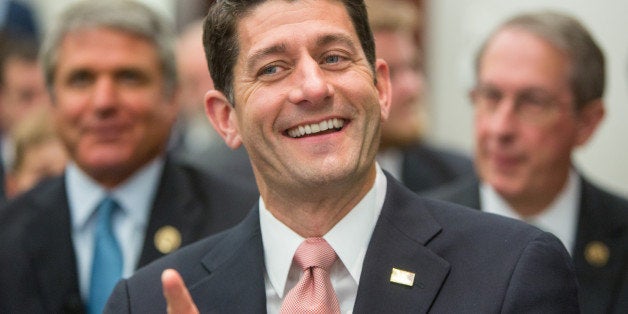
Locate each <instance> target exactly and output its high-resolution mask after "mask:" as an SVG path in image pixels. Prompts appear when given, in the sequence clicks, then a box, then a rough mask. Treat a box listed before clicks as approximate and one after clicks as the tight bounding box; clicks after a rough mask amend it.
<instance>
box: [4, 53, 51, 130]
mask: <svg viewBox="0 0 628 314" xmlns="http://www.w3.org/2000/svg"><path fill="white" fill-rule="evenodd" d="M3 74H4V86H3V87H2V90H1V91H0V111H1V114H0V117H1V118H2V129H3V130H4V131H7V132H8V131H10V130H11V129H12V128H13V127H14V126H15V125H17V124H18V123H19V122H20V121H22V120H23V119H24V118H25V117H27V116H28V115H29V114H31V113H33V112H34V110H36V109H38V108H40V107H42V106H48V105H49V104H50V99H49V98H48V93H47V92H46V86H45V84H44V77H43V73H42V70H41V68H40V66H39V64H38V63H37V62H36V61H30V60H25V59H21V58H18V57H10V58H8V59H7V62H6V64H5V66H4V73H3Z"/></svg>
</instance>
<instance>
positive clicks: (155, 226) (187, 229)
mask: <svg viewBox="0 0 628 314" xmlns="http://www.w3.org/2000/svg"><path fill="white" fill-rule="evenodd" d="M191 191H194V187H191V186H190V182H189V181H188V180H187V179H186V177H185V174H184V173H182V171H180V170H179V169H178V168H176V166H175V165H173V164H172V162H171V161H169V160H167V161H166V163H165V165H164V170H163V173H162V176H161V180H160V182H159V187H158V190H157V193H156V198H155V200H154V202H153V208H152V210H151V213H150V218H149V222H148V227H147V229H146V235H145V238H144V246H143V248H142V253H141V255H140V260H139V264H138V266H137V267H138V268H139V267H142V266H144V265H146V264H148V263H150V262H152V261H153V260H155V259H157V258H159V257H162V256H164V255H165V254H167V253H170V251H169V250H164V249H163V248H162V249H161V250H160V249H159V248H158V247H157V245H156V242H158V241H159V240H160V239H163V237H172V238H173V239H172V240H176V239H177V238H178V239H179V240H181V245H185V244H188V243H191V242H193V241H194V240H196V239H198V238H199V237H200V235H199V234H200V233H201V232H202V230H199V228H200V226H202V225H203V218H202V217H201V216H202V212H203V208H202V205H201V204H200V203H199V202H196V200H195V198H194V195H193V193H192V192H191ZM164 230H167V231H165V232H164ZM158 237H159V238H160V239H157V238H158ZM163 240H167V239H163ZM176 248H178V246H175V247H173V250H174V249H176Z"/></svg>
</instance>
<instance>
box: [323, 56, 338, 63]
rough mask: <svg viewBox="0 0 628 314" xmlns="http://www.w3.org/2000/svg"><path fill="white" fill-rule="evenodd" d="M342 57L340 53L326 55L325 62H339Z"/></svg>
mask: <svg viewBox="0 0 628 314" xmlns="http://www.w3.org/2000/svg"><path fill="white" fill-rule="evenodd" d="M341 59H342V57H341V56H339V55H330V56H326V57H325V63H338V62H340V61H341Z"/></svg>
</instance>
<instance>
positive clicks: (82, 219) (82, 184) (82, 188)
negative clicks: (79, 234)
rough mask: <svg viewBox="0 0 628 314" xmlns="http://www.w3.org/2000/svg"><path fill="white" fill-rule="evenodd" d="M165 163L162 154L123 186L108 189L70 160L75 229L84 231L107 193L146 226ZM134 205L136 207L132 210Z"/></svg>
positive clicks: (68, 175)
mask: <svg viewBox="0 0 628 314" xmlns="http://www.w3.org/2000/svg"><path fill="white" fill-rule="evenodd" d="M164 163H165V161H164V159H163V157H159V158H155V159H154V160H153V161H151V162H149V163H148V164H146V165H145V166H144V167H143V168H141V169H140V170H139V171H137V172H136V173H135V174H134V175H133V176H131V177H130V178H129V179H127V180H126V181H125V182H123V183H122V184H121V185H119V186H117V187H116V188H114V189H112V190H107V189H106V188H105V187H103V186H101V185H100V184H98V182H96V181H95V180H94V179H92V178H91V177H90V176H89V175H87V174H86V173H85V172H83V171H82V170H81V169H80V168H79V167H78V166H77V165H76V163H74V162H70V163H69V164H68V166H67V167H66V172H65V176H66V190H67V191H68V202H69V206H70V213H71V218H72V227H73V229H75V230H81V229H83V228H85V227H86V226H87V224H88V221H89V219H90V217H92V216H93V214H94V211H95V210H96V206H97V205H98V203H99V202H100V201H101V200H102V199H103V198H104V197H105V196H106V195H107V194H109V195H111V196H113V198H114V199H115V200H116V201H117V202H118V204H119V205H120V208H121V209H122V211H123V212H124V214H125V215H128V217H129V218H130V219H131V220H133V221H134V222H135V224H136V225H140V226H144V225H146V224H147V221H148V216H149V214H150V209H151V207H152V201H153V199H154V196H155V194H156V192H157V187H158V183H159V181H160V180H159V179H160V176H161V172H162V169H163V166H164ZM131 208H132V209H133V210H129V209H131Z"/></svg>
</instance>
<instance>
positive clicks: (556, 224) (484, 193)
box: [480, 170, 581, 254]
mask: <svg viewBox="0 0 628 314" xmlns="http://www.w3.org/2000/svg"><path fill="white" fill-rule="evenodd" d="M580 185H581V182H580V177H579V176H578V174H577V173H576V172H575V171H574V170H571V171H570V172H569V178H568V179H567V183H566V185H565V187H564V188H563V190H562V191H561V192H560V193H559V194H558V195H557V196H556V198H555V199H554V201H552V203H551V204H550V205H549V206H548V207H547V208H546V209H545V210H543V211H542V212H541V213H539V214H538V215H535V216H532V217H526V218H525V219H524V218H523V217H522V216H521V215H519V214H518V213H517V212H516V211H515V210H514V209H513V208H512V207H511V206H510V205H508V203H507V202H506V200H504V199H503V198H502V197H501V196H499V194H497V192H496V191H495V190H494V189H493V188H492V187H491V186H489V185H488V184H485V183H482V184H481V185H480V204H482V211H485V212H489V213H494V214H498V215H502V216H506V217H510V218H514V219H519V220H524V221H526V222H527V223H529V224H531V225H534V226H536V227H538V228H539V229H541V230H544V231H547V232H550V233H552V234H554V235H555V236H556V237H557V238H558V239H560V241H561V242H562V243H563V245H564V246H565V248H567V251H569V254H572V252H573V250H574V246H575V240H576V230H577V224H578V211H579V207H580Z"/></svg>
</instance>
